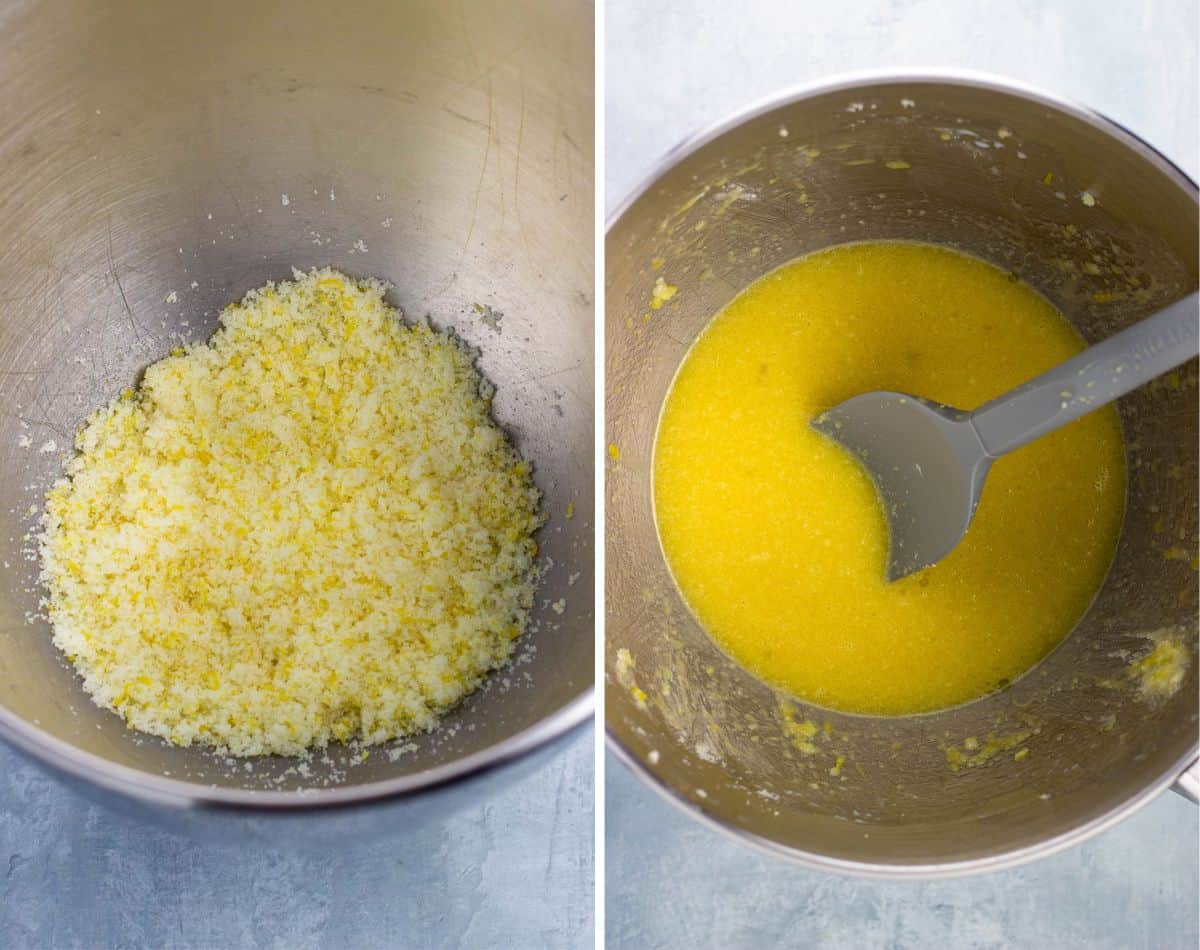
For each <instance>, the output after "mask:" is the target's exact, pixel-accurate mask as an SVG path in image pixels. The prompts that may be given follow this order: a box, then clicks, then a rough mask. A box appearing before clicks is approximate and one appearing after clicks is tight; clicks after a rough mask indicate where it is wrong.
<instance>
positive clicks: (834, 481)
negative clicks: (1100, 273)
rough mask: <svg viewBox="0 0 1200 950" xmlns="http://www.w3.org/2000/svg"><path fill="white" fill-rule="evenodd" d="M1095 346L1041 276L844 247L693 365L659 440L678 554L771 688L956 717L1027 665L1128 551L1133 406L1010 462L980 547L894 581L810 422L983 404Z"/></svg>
mask: <svg viewBox="0 0 1200 950" xmlns="http://www.w3.org/2000/svg"><path fill="white" fill-rule="evenodd" d="M1082 347H1083V341H1082V340H1081V338H1080V337H1079V335H1078V334H1077V333H1076V332H1075V331H1074V329H1073V328H1072V327H1071V326H1070V325H1069V324H1068V323H1067V322H1066V321H1065V320H1064V319H1063V318H1062V317H1061V315H1060V314H1058V312H1057V311H1056V310H1054V308H1053V307H1052V306H1051V305H1050V304H1049V303H1047V302H1046V301H1045V300H1044V299H1043V298H1042V297H1040V296H1039V295H1038V294H1036V293H1035V292H1034V291H1033V290H1032V289H1030V288H1029V287H1027V286H1025V285H1023V284H1021V283H1019V282H1017V281H1016V280H1015V279H1013V278H1012V277H1011V276H1010V275H1008V274H1005V273H1004V272H1002V271H1000V270H998V269H996V268H994V267H992V266H991V265H988V264H985V263H983V262H981V261H979V260H976V259H974V258H971V257H967V256H965V255H963V254H959V253H957V252H954V251H950V250H946V249H941V248H936V247H933V246H928V245H921V244H904V243H891V244H856V245H845V246H842V247H838V248H833V249H830V250H826V251H822V252H819V253H816V254H813V255H810V256H808V257H805V258H802V259H800V260H797V261H794V262H792V263H790V264H788V265H786V266H784V267H782V268H780V269H778V270H776V271H774V272H773V273H771V274H768V275H767V276H766V277H764V278H762V279H761V280H760V281H758V282H757V283H755V284H754V285H752V286H751V287H749V288H748V289H747V290H745V291H744V292H743V293H742V294H741V295H739V296H738V297H737V298H736V299H734V300H733V301H732V302H731V303H730V304H729V305H728V306H727V307H726V308H725V309H724V310H723V311H722V312H721V313H719V314H718V315H717V316H716V317H715V318H714V319H713V321H712V323H711V324H710V325H709V326H708V327H707V328H706V330H705V331H704V332H703V333H702V334H701V336H700V337H699V338H698V339H697V341H696V342H695V344H694V345H693V347H692V349H691V350H690V352H689V353H688V355H687V357H686V358H685V360H684V362H683V364H682V365H681V367H680V369H679V372H678V375H677V377H676V379H675V382H674V384H673V386H672V389H671V391H670V393H669V394H668V396H667V400H666V404H665V406H664V408H663V414H662V419H661V421H660V426H659V432H658V437H657V444H656V448H655V460H654V499H655V506H656V513H657V519H658V527H659V532H660V536H661V538H662V543H663V548H664V550H665V552H666V556H667V560H668V563H669V564H670V567H671V570H672V572H673V573H674V576H675V578H676V580H677V582H678V584H679V586H680V588H681V590H682V592H683V594H684V597H685V598H686V600H687V601H688V603H689V604H690V606H691V607H692V609H693V611H694V612H695V613H696V615H697V617H698V619H699V620H700V622H701V624H702V625H703V626H704V627H705V628H706V629H707V630H708V631H709V633H710V634H711V635H712V636H713V637H714V638H715V640H716V641H717V642H718V643H719V644H720V645H721V646H722V647H723V648H724V649H725V650H726V651H727V652H728V653H729V654H731V655H732V656H733V657H734V658H735V659H736V660H738V661H739V662H740V663H742V664H743V665H744V666H746V667H747V668H748V669H750V670H751V671H752V672H753V673H755V674H756V675H758V676H759V677H761V678H762V679H764V680H766V681H768V682H770V683H773V684H776V685H778V686H779V687H781V688H782V689H783V690H785V691H787V692H789V693H791V694H792V695H794V696H796V697H798V698H800V699H803V700H807V701H809V702H814V703H817V704H820V705H823V706H827V707H832V708H835V709H839V710H843V711H848V712H860V713H875V714H906V713H917V712H923V711H929V710H935V709H940V708H943V707H947V706H952V705H956V704H958V703H962V702H966V701H968V700H971V699H974V698H977V697H979V696H982V695H984V694H986V693H988V692H991V691H993V690H995V689H997V688H999V687H1002V686H1003V685H1005V684H1007V683H1008V682H1010V681H1012V680H1014V679H1015V678H1016V677H1018V676H1020V675H1021V674H1022V673H1023V672H1025V671H1026V670H1028V669H1029V668H1030V667H1031V666H1033V665H1034V664H1035V663H1036V662H1037V661H1038V660H1039V659H1041V658H1042V657H1043V656H1045V655H1046V653H1048V652H1049V651H1050V650H1051V649H1052V648H1053V647H1054V646H1055V645H1056V644H1058V643H1059V642H1060V641H1061V640H1062V638H1063V637H1064V636H1066V634H1067V633H1068V632H1069V631H1070V630H1071V628H1072V627H1073V626H1074V625H1075V623H1076V621H1077V620H1078V619H1079V618H1080V617H1081V616H1082V614H1083V613H1084V611H1085V610H1086V608H1087V606H1088V604H1089V602H1090V601H1091V599H1092V597H1093V596H1094V595H1095V593H1096V591H1097V590H1098V589H1099V587H1100V584H1101V582H1102V581H1103V578H1104V575H1105V572H1106V571H1107V568H1108V565H1109V562H1110V561H1111V559H1112V556H1113V552H1114V549H1115V546H1116V541H1117V536H1118V534H1119V531H1120V524H1121V518H1122V514H1123V506H1124V496H1125V456H1124V447H1123V444H1122V438H1121V431H1120V426H1119V422H1118V418H1117V414H1116V411H1115V409H1113V408H1111V407H1109V408H1106V409H1103V410H1100V411H1097V412H1095V413H1092V414H1091V415H1089V416H1087V417H1085V418H1083V419H1081V420H1079V421H1077V422H1076V423H1074V424H1072V425H1071V426H1069V427H1067V428H1066V429H1063V430H1060V431H1058V432H1056V433H1054V434H1052V435H1050V436H1047V437H1045V438H1043V439H1041V440H1039V441H1037V442H1035V443H1033V444H1031V445H1029V446H1027V447H1026V448H1023V449H1021V450H1020V451H1018V452H1015V453H1013V454H1012V455H1009V456H1007V457H1005V458H1002V459H1001V460H1000V461H999V462H998V463H997V464H996V465H995V466H994V467H993V468H992V470H991V473H990V474H989V476H988V483H987V486H986V488H985V489H984V493H983V498H982V501H981V503H980V506H979V509H978V512H977V514H976V517H975V520H974V522H973V523H972V525H971V528H970V531H969V532H968V534H967V537H966V539H965V540H964V541H963V543H962V544H960V545H959V547H958V548H956V549H955V550H954V551H953V552H952V553H951V554H950V555H949V556H948V557H947V558H945V559H944V560H943V561H942V562H941V563H939V564H936V565H934V566H933V567H930V568H927V569H926V570H923V571H920V572H918V573H917V574H914V575H912V576H910V577H908V578H905V579H904V580H902V581H899V582H897V583H893V584H889V583H887V582H886V580H885V577H884V565H885V560H886V554H887V526H886V521H885V519H884V514H883V511H882V508H881V506H880V503H879V501H878V497H877V495H876V492H875V489H874V487H873V485H872V483H871V481H870V479H869V477H868V476H867V474H866V473H865V471H864V470H863V469H862V468H861V466H860V465H859V463H858V462H857V461H856V460H854V459H853V458H852V457H851V456H850V455H849V454H848V453H846V452H845V451H844V450H843V449H841V448H839V447H838V446H836V445H835V444H833V443H832V442H830V441H827V440H826V439H824V438H823V437H822V436H820V435H819V434H818V433H816V432H815V431H813V430H812V429H811V428H810V426H809V423H810V421H811V420H812V419H813V418H814V417H815V416H817V415H818V414H819V413H821V412H822V411H824V410H826V409H828V408H829V407H831V406H833V405H835V404H836V403H838V402H841V401H842V400H844V399H847V398H849V397H850V396H853V395H855V394H857V393H861V392H866V391H869V390H877V389H889V390H899V391H902V392H912V393H915V394H918V395H921V396H926V397H929V398H931V399H934V400H937V401H939V402H943V403H946V404H949V405H954V406H959V407H963V408H967V409H971V408H974V407H976V406H978V405H979V404H981V403H983V402H986V401H987V400H988V399H991V398H993V397H994V396H997V395H999V394H1000V393H1002V392H1005V391H1006V390H1008V389H1010V388H1012V387H1013V386H1015V385H1017V384H1019V383H1021V382H1023V381H1025V380H1027V379H1029V378H1031V377H1033V376H1036V375H1037V374H1038V373H1041V372H1043V371H1045V370H1047V369H1049V368H1050V367H1051V366H1053V365H1055V364H1056V363H1059V362H1061V361H1063V360H1065V359H1068V358H1069V357H1071V356H1073V355H1074V354H1075V353H1077V352H1079V350H1080V349H1082Z"/></svg>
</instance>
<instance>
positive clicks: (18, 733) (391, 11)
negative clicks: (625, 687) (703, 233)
mask: <svg viewBox="0 0 1200 950" xmlns="http://www.w3.org/2000/svg"><path fill="white" fill-rule="evenodd" d="M592 20H593V14H592V9H591V7H590V5H589V4H587V3H583V2H573V3H563V2H560V0H531V2H527V3H524V4H522V6H521V8H520V10H514V9H511V8H509V7H507V6H505V5H502V4H492V3H466V4H454V5H450V4H443V3H440V2H437V0H429V2H420V3H417V2H406V3H400V4H397V3H387V2H380V3H370V2H361V3H359V2H353V3H342V4H336V5H333V6H330V5H328V4H308V3H298V4H297V3H284V2H254V3H235V2H220V3H200V4H174V3H172V4H148V3H138V2H121V0H105V2H102V3H96V2H92V0H72V2H68V3H56V4H48V3H33V2H17V3H10V4H5V5H4V6H3V7H0V102H2V103H3V105H0V209H2V211H0V213H2V216H3V220H4V222H5V226H6V234H7V240H6V241H5V242H4V244H3V246H2V247H0V396H2V397H3V403H4V405H5V412H4V415H3V417H2V418H0V444H2V445H3V446H4V451H3V461H2V463H0V498H2V509H3V512H4V514H3V520H4V529H3V531H0V548H3V550H2V551H0V558H2V559H3V565H4V573H3V578H4V581H3V586H2V588H0V735H3V736H4V737H5V738H7V739H9V740H10V741H12V742H14V743H15V744H16V745H18V746H19V747H21V748H22V749H24V750H26V751H28V752H30V753H32V754H33V755H35V756H37V757H38V758H40V759H42V760H43V761H45V762H48V763H50V764H52V765H54V766H57V767H58V768H59V769H63V770H66V771H68V772H70V773H73V774H74V775H77V776H81V777H84V778H86V779H88V780H90V782H91V783H95V784H96V785H99V786H102V787H104V788H106V789H109V790H115V791H118V792H127V793H132V794H133V795H135V796H138V797H141V798H144V799H150V800H153V801H155V802H167V803H172V804H188V805H195V804H209V805H259V806H264V807H271V808H284V809H290V808H307V807H315V806H327V805H330V804H337V803H343V802H357V801H365V800H368V799H370V800H378V799H384V798H389V797H392V796H396V795H398V794H399V793H403V792H410V791H413V790H416V789H421V788H426V787H429V786H432V785H435V784H438V783H443V782H446V781H447V780H450V779H453V778H455V777H458V776H462V775H465V774H467V773H470V772H473V771H476V770H479V769H481V768H483V767H484V766H488V765H491V764H495V763H498V762H500V761H503V760H505V759H509V758H512V757H514V756H516V755H518V754H520V753H523V752H526V751H528V750H531V749H533V748H534V747H536V746H539V745H541V744H543V743H545V742H546V741H547V740H549V739H551V738H553V737H554V736H557V735H560V734H562V733H564V732H565V731H566V730H568V729H569V728H570V727H572V726H574V725H576V724H578V723H581V722H583V721H584V720H585V719H587V717H588V716H589V713H590V709H591V701H592V696H591V683H592V678H593V672H592V671H593V616H592V613H593V609H592V603H593V597H592V589H593V587H592V578H593V574H592V550H593V549H592V540H591V539H592V525H593V514H592V507H593V504H592V499H593V488H592V486H593V462H592V456H593V450H592V447H593V422H592V418H593V415H592V402H593V397H592V394H593V326H594V323H593V316H592V309H593V308H592V287H593V258H594V249H593V245H594V240H593V234H594V231H593V224H592V222H593V185H592V181H593V162H592V145H593V132H592V130H593V94H592V90H593V78H592V74H593V68H592V35H593V34H592ZM325 264H330V265H333V266H335V267H339V268H341V269H343V270H345V271H347V272H348V273H351V274H355V275H374V276H379V277H382V278H384V279H386V280H389V281H391V282H392V283H393V284H394V285H395V291H394V294H393V297H394V302H395V303H396V304H398V305H399V306H400V307H401V308H403V310H405V311H406V312H407V313H408V314H409V315H410V316H413V317H420V316H423V315H425V314H430V315H431V316H432V318H433V321H434V322H435V323H437V324H439V325H442V326H449V327H452V328H454V330H455V331H456V332H458V333H459V334H460V335H461V336H462V337H464V338H465V339H466V340H467V341H469V342H470V343H471V344H473V345H475V346H477V347H479V349H480V352H481V355H480V357H479V365H480V366H481V368H482V369H483V371H484V372H485V373H486V375H487V376H488V377H489V378H490V379H491V380H492V381H493V382H494V383H495V384H496V386H497V390H498V394H497V398H496V401H495V413H496V416H497V418H498V419H499V420H500V421H501V423H503V424H504V425H505V426H506V427H508V428H509V429H510V430H511V431H512V433H513V434H514V436H515V438H516V440H517V442H518V444H519V446H520V448H521V451H522V452H523V453H525V455H526V457H528V458H530V459H532V460H533V461H534V463H535V466H536V478H537V482H538V484H539V486H540V487H541V488H542V490H543V492H544V493H545V507H546V511H547V512H548V513H549V514H550V516H551V520H550V522H549V524H548V525H547V527H546V528H545V529H544V530H543V531H542V532H541V538H540V543H541V548H542V552H543V554H544V557H545V564H546V565H547V567H548V572H547V574H546V576H545V579H544V580H543V582H542V586H541V588H540V591H539V596H538V609H537V611H536V615H535V620H534V629H533V630H532V631H531V632H529V633H527V634H526V636H525V638H524V639H523V640H522V642H521V645H520V647H519V648H518V661H517V663H516V664H515V665H514V666H513V667H512V668H510V669H508V670H506V671H504V672H502V673H500V674H498V675H497V676H496V677H495V678H494V679H493V680H492V681H491V682H490V683H489V685H488V686H487V687H486V688H485V689H483V690H482V692H480V693H479V694H477V695H476V696H474V697H472V698H471V699H469V700H468V701H467V702H466V703H464V704H463V706H462V707H461V708H460V709H459V710H458V711H456V712H455V713H454V714H453V715H451V716H450V717H449V719H448V720H446V723H445V724H444V726H443V727H442V728H440V729H439V730H438V731H437V732H435V733H433V734H431V735H429V736H426V737H421V738H418V739H417V740H416V749H415V750H408V751H403V752H401V751H400V750H398V749H394V748H392V749H389V748H387V747H384V748H382V749H379V750H376V751H375V752H374V754H372V755H371V756H370V758H369V759H367V761H366V762H364V763H361V764H357V763H356V762H355V761H354V756H353V753H351V752H348V751H347V750H345V749H341V748H334V749H331V750H330V755H329V758H328V760H327V761H324V762H314V763H312V765H311V769H310V770H308V771H305V772H304V773H301V772H298V771H297V770H296V769H295V768H294V767H293V766H294V765H295V763H294V762H289V761H285V760H263V761H258V762H255V763H254V764H253V765H251V766H250V767H248V768H247V767H246V766H245V765H244V764H242V763H239V764H237V766H236V767H230V765H229V764H228V763H226V762H223V761H221V760H218V759H217V758H215V757H214V756H212V755H210V754H208V753H206V752H202V751H199V750H195V749H191V750H185V749H177V748H173V747H170V746H168V745H166V744H164V743H162V742H160V741H158V740H155V739H150V738H145V737H138V736H137V735H135V734H133V733H131V732H129V731H127V730H126V729H125V728H124V726H123V724H122V722H121V720H120V719H118V718H117V717H116V716H115V715H113V714H111V713H109V712H104V711H101V710H99V709H97V708H96V707H95V706H93V705H92V704H91V702H90V701H89V700H88V698H87V697H86V696H85V695H84V693H83V692H82V690H81V689H80V687H79V684H78V682H77V680H76V678H75V677H74V675H73V672H72V670H71V669H70V667H69V666H68V665H67V664H66V663H65V662H64V660H63V658H62V657H61V656H59V655H58V653H57V652H56V651H55V650H54V648H53V647H52V646H51V643H50V632H49V630H48V628H47V625H46V623H45V621H44V620H43V619H41V618H40V617H39V616H38V601H39V597H40V596H41V591H40V589H39V587H38V583H37V565H36V563H34V562H33V561H32V560H31V559H30V542H29V539H28V536H29V533H30V532H31V531H33V530H34V528H35V524H36V519H37V510H38V508H39V507H40V504H41V496H42V493H43V492H44V490H45V489H46V487H47V486H48V485H49V484H50V483H51V481H52V480H53V479H55V478H56V477H57V475H58V474H59V472H60V471H61V468H62V465H63V462H64V459H65V458H66V456H67V454H68V453H69V452H70V451H71V439H72V434H73V432H74V430H75V429H76V427H77V426H78V425H79V423H80V422H81V421H82V420H83V418H84V417H85V416H86V414H87V413H88V412H90V411H91V410H92V409H95V408H97V407H99V406H101V405H102V404H104V403H105V402H106V401H108V400H109V399H111V398H112V397H113V396H115V395H116V394H117V393H118V392H120V390H121V389H123V388H124V387H127V386H129V385H131V384H132V383H133V382H134V381H135V380H136V379H137V376H138V373H139V371H140V370H141V369H142V368H143V367H144V366H145V365H146V364H148V363H150V362H152V361H154V360H156V359H158V358H160V357H162V356H164V355H165V354H166V353H167V351H168V350H169V349H170V348H171V347H172V346H173V345H174V344H175V342H176V341H177V340H178V339H180V338H183V339H199V338H203V337H205V336H206V335H207V334H208V333H210V332H211V330H212V329H213V327H214V325H215V321H216V314H217V313H218V311H219V310H220V309H221V308H222V307H223V306H224V305H225V304H227V303H229V302H230V301H232V300H234V299H236V298H238V297H240V296H241V295H242V294H244V293H245V292H246V291H247V290H250V289H251V288H253V287H256V286H259V285H261V284H263V283H264V282H265V281H267V280H271V279H283V278H287V277H289V276H290V274H291V269H292V268H293V267H299V268H309V267H312V266H316V265H325ZM569 503H573V504H574V517H573V518H570V519H567V518H566V516H565V512H566V510H567V506H568V504H569ZM576 575H577V576H576ZM560 598H564V599H565V601H566V609H565V612H564V613H562V614H561V615H560V614H558V613H556V612H554V611H552V610H550V609H549V607H548V605H549V604H551V603H553V602H555V601H558V600H559V599H560ZM397 745H402V744H397Z"/></svg>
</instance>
